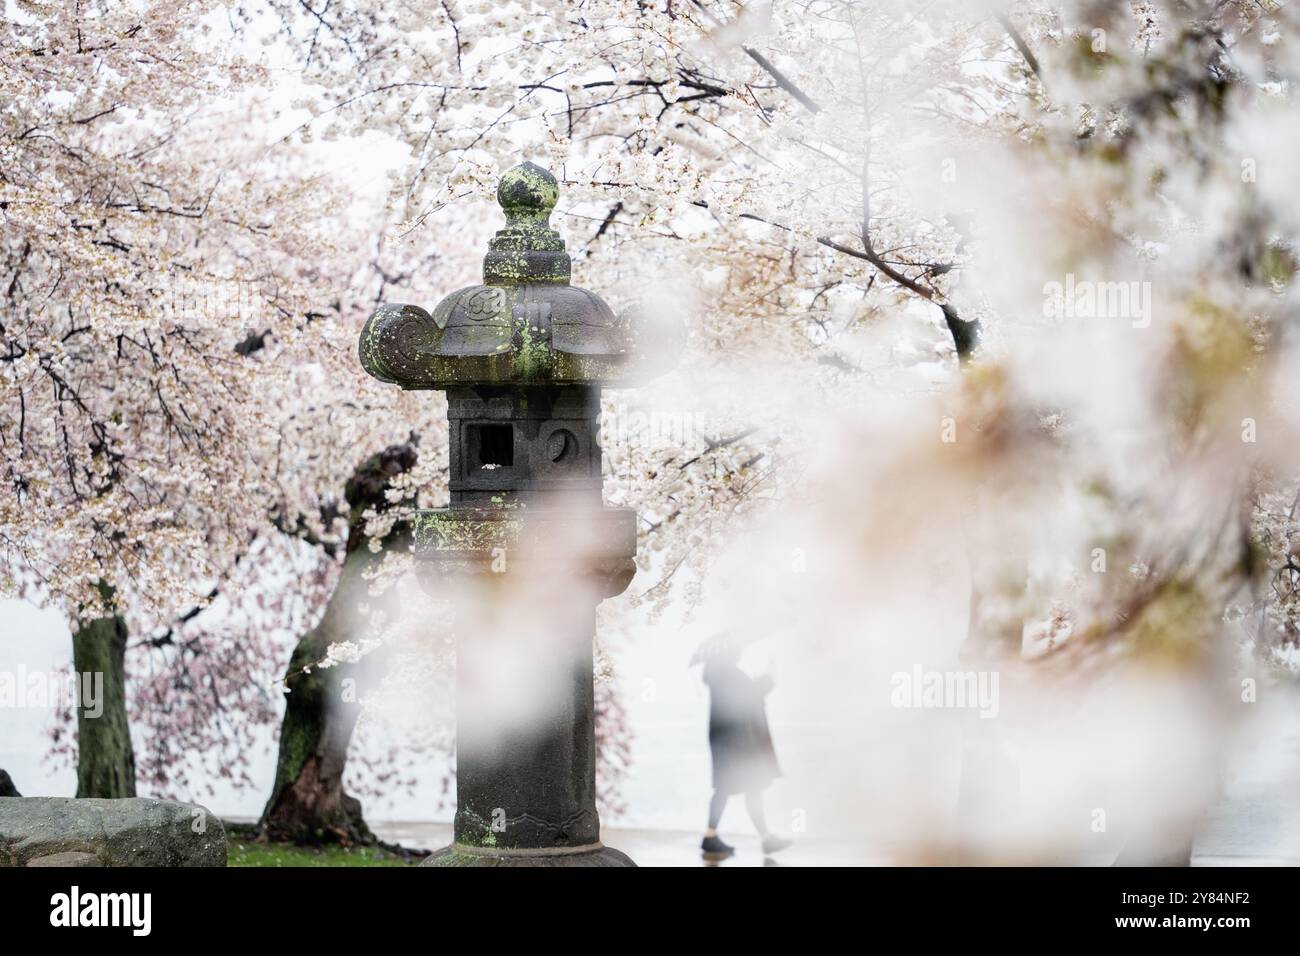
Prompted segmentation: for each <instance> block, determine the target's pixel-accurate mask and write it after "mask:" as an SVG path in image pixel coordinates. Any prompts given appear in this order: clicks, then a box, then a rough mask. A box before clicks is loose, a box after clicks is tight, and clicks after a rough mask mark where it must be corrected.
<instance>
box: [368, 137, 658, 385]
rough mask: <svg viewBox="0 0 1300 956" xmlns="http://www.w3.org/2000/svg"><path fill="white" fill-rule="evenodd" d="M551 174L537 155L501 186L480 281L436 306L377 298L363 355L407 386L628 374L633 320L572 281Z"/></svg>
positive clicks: (622, 380) (379, 374)
mask: <svg viewBox="0 0 1300 956" xmlns="http://www.w3.org/2000/svg"><path fill="white" fill-rule="evenodd" d="M559 193H560V190H559V184H558V183H557V182H556V180H555V177H554V176H552V175H551V174H550V173H549V172H547V171H546V170H545V169H542V168H541V167H540V166H537V165H534V164H533V163H528V162H526V163H522V164H520V165H518V166H515V167H514V168H513V169H510V170H508V171H507V172H506V173H505V174H504V175H502V177H501V181H500V183H499V184H498V186H497V202H498V203H499V204H500V206H501V209H502V211H503V212H504V213H505V216H506V224H505V227H504V228H502V229H500V230H499V231H498V232H497V233H496V235H494V236H493V237H492V239H491V240H490V241H489V242H488V252H487V255H486V256H484V258H483V282H482V284H480V285H473V286H467V287H466V288H463V289H458V290H457V291H455V292H453V293H451V295H449V296H447V297H446V298H445V299H443V300H442V302H440V303H439V304H438V305H437V306H436V307H435V308H434V309H433V312H432V313H429V312H427V311H425V310H424V309H423V308H421V307H420V306H418V305H381V306H380V307H379V308H378V309H377V310H376V311H375V313H374V314H373V315H372V316H371V317H370V319H369V320H368V321H367V322H366V325H365V328H364V329H363V330H362V332H361V342H360V352H361V364H362V365H363V366H364V367H365V369H366V371H367V372H369V373H370V374H371V375H373V376H375V377H376V378H378V379H380V380H381V381H385V382H392V383H394V384H397V385H400V386H402V387H403V388H448V387H454V386H460V385H487V384H503V385H508V384H548V383H553V384H584V383H590V384H627V383H628V381H629V379H630V378H631V377H632V376H631V374H630V373H631V371H632V365H633V363H634V358H635V354H634V353H635V348H634V339H635V333H636V329H635V328H634V326H635V322H633V321H632V320H631V319H630V318H629V317H628V316H626V315H625V316H623V317H618V316H615V315H614V312H613V310H612V309H610V307H609V306H608V305H607V304H606V303H605V301H604V300H603V299H601V297H600V296H598V295H596V293H594V292H591V291H588V290H587V289H582V288H578V287H577V286H573V285H570V282H569V280H570V277H571V272H572V266H573V262H572V260H571V259H570V258H569V254H568V253H567V252H566V251H565V245H564V240H563V239H562V238H561V237H560V234H559V233H558V232H556V231H555V230H554V229H552V228H551V224H550V216H551V210H552V209H554V208H555V202H556V199H557V198H558V197H559Z"/></svg>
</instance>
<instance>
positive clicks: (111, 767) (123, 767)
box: [72, 615, 135, 797]
mask: <svg viewBox="0 0 1300 956" xmlns="http://www.w3.org/2000/svg"><path fill="white" fill-rule="evenodd" d="M126 637H127V630H126V621H124V620H123V619H122V617H121V616H120V615H113V616H111V617H98V618H91V619H89V620H86V621H82V622H79V623H78V625H77V630H76V631H75V632H74V633H73V635H72V661H73V666H74V667H75V669H76V672H77V679H78V681H79V682H80V685H79V686H80V687H81V689H82V692H81V695H80V699H79V700H78V701H77V796H78V797H134V796H135V751H134V750H133V749H132V747H131V728H130V725H129V724H128V722H127V718H126V665H125V659H126Z"/></svg>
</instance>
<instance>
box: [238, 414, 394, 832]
mask: <svg viewBox="0 0 1300 956" xmlns="http://www.w3.org/2000/svg"><path fill="white" fill-rule="evenodd" d="M414 445H415V437H414V436H412V440H411V441H410V442H408V443H406V444H403V445H393V446H391V447H389V448H386V449H384V451H382V452H381V453H379V454H378V455H373V456H371V457H370V458H368V459H367V460H366V461H365V462H364V463H362V464H361V466H360V467H358V468H357V470H356V472H355V473H354V474H353V476H352V479H351V480H350V481H349V482H348V484H347V489H346V491H345V497H346V499H347V503H348V506H349V509H350V513H349V522H350V523H349V528H350V531H349V534H348V540H347V545H346V557H345V558H344V562H343V570H342V572H341V573H340V575H339V582H338V584H337V586H336V587H335V588H334V593H333V594H331V595H330V599H329V601H328V602H327V603H326V605H325V613H324V615H323V616H322V617H321V620H320V623H319V624H317V625H316V627H315V628H314V629H312V631H311V632H310V633H308V634H307V636H306V637H304V638H303V639H302V640H301V641H299V642H298V646H297V647H296V648H294V651H293V657H292V659H291V660H290V661H289V671H288V674H287V675H286V677H285V687H286V703H285V711H284V723H283V725H282V726H281V729H280V754H279V758H278V759H277V761H276V768H275V786H274V788H273V789H272V791H271V798H270V799H269V800H267V802H266V808H265V809H264V810H263V811H262V819H261V823H260V828H261V834H262V836H263V837H264V838H265V839H270V840H287V841H292V842H295V843H331V842H336V841H337V842H341V843H375V842H376V840H375V836H374V834H372V833H371V832H370V828H369V827H368V826H366V822H365V820H364V819H363V817H362V815H361V802H360V801H359V800H357V799H356V798H355V797H352V796H349V795H348V794H347V792H346V791H345V790H344V789H343V772H344V769H345V767H346V764H347V756H348V744H349V743H350V742H351V740H352V731H353V730H354V729H355V728H356V725H357V718H358V717H360V715H361V707H360V704H359V703H358V691H357V681H358V679H359V677H360V674H359V673H358V668H356V667H352V666H349V665H346V664H341V665H338V666H335V667H330V668H326V669H325V670H321V669H319V668H315V667H312V666H311V665H313V664H315V663H316V662H317V661H320V660H322V659H323V658H324V657H325V654H326V652H327V650H328V649H329V646H330V645H331V644H335V643H339V642H342V641H347V640H351V639H353V638H356V637H357V636H358V631H359V626H358V625H359V621H358V608H359V606H360V605H361V604H363V603H364V602H365V601H366V599H367V591H368V584H367V582H366V580H365V577H364V575H365V571H366V569H367V568H368V567H370V565H371V563H372V562H374V561H376V560H378V558H379V555H376V554H372V553H371V552H370V549H369V548H368V547H367V546H366V539H365V536H364V535H363V534H362V532H361V515H362V514H363V512H365V510H366V509H368V508H369V509H374V510H375V511H383V510H384V509H385V508H387V507H389V506H390V502H389V501H388V500H387V494H386V493H387V490H388V485H389V482H390V481H391V479H393V478H394V477H396V476H397V475H400V474H402V473H403V472H406V471H409V470H410V469H411V468H413V467H414V466H415V461H416V454H415V447H414ZM399 534H400V532H394V533H393V534H390V535H389V537H388V538H386V539H385V540H384V544H385V545H386V546H391V545H392V544H393V543H394V542H395V541H396V540H397V538H398V535H399Z"/></svg>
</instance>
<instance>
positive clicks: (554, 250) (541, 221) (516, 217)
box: [483, 163, 572, 285]
mask: <svg viewBox="0 0 1300 956" xmlns="http://www.w3.org/2000/svg"><path fill="white" fill-rule="evenodd" d="M559 195H560V186H559V183H557V182H556V181H555V177H554V176H552V175H551V174H550V173H548V172H547V171H546V170H544V169H542V167H540V166H538V165H536V164H535V163H520V164H519V165H518V166H515V167H514V168H512V169H508V170H506V172H505V173H504V174H503V175H502V176H501V182H500V184H499V185H498V186H497V202H498V203H500V204H501V209H502V211H503V212H504V213H505V214H506V226H505V228H504V229H502V230H500V231H499V232H497V234H496V235H495V236H493V237H492V239H491V240H490V241H489V242H488V254H487V255H486V256H485V257H484V259H483V282H484V283H485V284H487V285H522V284H525V283H531V282H538V283H543V282H544V283H560V284H565V285H567V284H568V282H569V276H570V273H571V270H572V261H571V260H570V259H569V256H568V254H567V253H566V252H565V251H564V240H563V239H561V238H560V234H559V233H558V232H556V231H555V230H554V229H552V228H551V222H550V220H551V210H552V209H554V208H555V201H556V199H558V198H559Z"/></svg>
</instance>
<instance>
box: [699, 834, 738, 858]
mask: <svg viewBox="0 0 1300 956" xmlns="http://www.w3.org/2000/svg"><path fill="white" fill-rule="evenodd" d="M700 852H701V853H702V854H704V859H706V860H725V859H726V858H727V857H729V856H732V855H733V854H734V853H735V852H736V848H735V847H734V846H728V845H727V844H725V843H723V842H722V841H721V840H719V839H718V838H717V837H715V836H711V837H705V838H704V839H703V841H701V843H700Z"/></svg>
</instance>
